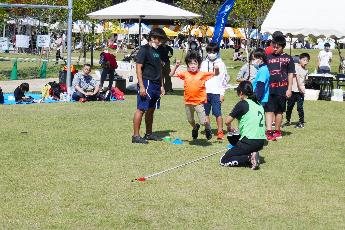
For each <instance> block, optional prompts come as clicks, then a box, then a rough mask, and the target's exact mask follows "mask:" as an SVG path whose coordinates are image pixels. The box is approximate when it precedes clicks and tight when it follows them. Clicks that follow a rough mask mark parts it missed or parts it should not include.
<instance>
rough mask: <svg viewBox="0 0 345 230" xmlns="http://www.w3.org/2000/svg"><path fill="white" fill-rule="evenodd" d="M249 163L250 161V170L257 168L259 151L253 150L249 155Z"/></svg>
mask: <svg viewBox="0 0 345 230" xmlns="http://www.w3.org/2000/svg"><path fill="white" fill-rule="evenodd" d="M250 163H252V168H251V169H252V170H257V169H259V166H260V160H259V152H253V153H252V155H251V157H250Z"/></svg>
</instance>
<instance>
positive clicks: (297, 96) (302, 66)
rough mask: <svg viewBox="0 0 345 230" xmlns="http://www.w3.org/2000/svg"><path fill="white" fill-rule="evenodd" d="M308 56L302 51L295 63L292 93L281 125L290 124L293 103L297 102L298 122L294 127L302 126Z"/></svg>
mask: <svg viewBox="0 0 345 230" xmlns="http://www.w3.org/2000/svg"><path fill="white" fill-rule="evenodd" d="M309 60H310V56H309V54H307V53H302V54H300V55H299V63H296V64H295V70H296V73H295V74H294V77H293V79H292V94H291V97H290V98H288V100H287V109H286V122H285V123H284V125H283V126H289V125H291V122H290V121H291V114H292V110H293V107H294V106H295V103H296V102H297V112H298V116H299V122H298V123H297V124H296V125H295V128H304V109H303V103H304V93H305V85H304V81H305V78H306V76H307V75H308V70H307V69H306V66H307V64H308V63H309Z"/></svg>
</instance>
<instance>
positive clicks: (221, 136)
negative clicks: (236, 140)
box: [217, 131, 224, 140]
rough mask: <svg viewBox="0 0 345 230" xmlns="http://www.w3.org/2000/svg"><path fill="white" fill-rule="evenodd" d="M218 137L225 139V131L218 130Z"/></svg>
mask: <svg viewBox="0 0 345 230" xmlns="http://www.w3.org/2000/svg"><path fill="white" fill-rule="evenodd" d="M217 139H218V140H223V139H224V133H223V131H218V132H217Z"/></svg>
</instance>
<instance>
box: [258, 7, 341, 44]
mask: <svg viewBox="0 0 345 230" xmlns="http://www.w3.org/2000/svg"><path fill="white" fill-rule="evenodd" d="M326 4H327V6H326ZM344 6H345V3H344V0H328V1H326V2H321V1H315V0H302V1H301V0H276V1H275V2H274V4H273V6H272V8H271V10H270V12H269V13H268V15H267V17H266V19H265V21H264V22H263V24H262V26H261V33H271V34H272V33H273V32H274V31H277V30H279V31H282V32H283V33H284V34H292V35H304V36H309V35H313V36H315V37H321V36H324V37H337V38H342V37H345V14H344Z"/></svg>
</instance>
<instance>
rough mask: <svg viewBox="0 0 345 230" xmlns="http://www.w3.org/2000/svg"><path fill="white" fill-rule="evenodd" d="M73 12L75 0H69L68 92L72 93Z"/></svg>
mask: <svg viewBox="0 0 345 230" xmlns="http://www.w3.org/2000/svg"><path fill="white" fill-rule="evenodd" d="M72 13H73V0H68V31H67V79H66V85H67V92H68V95H70V94H71V79H72V78H71V60H72V58H71V55H72V23H73V22H72Z"/></svg>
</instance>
